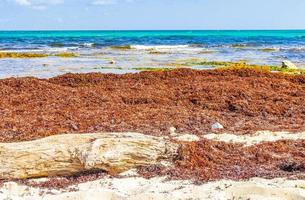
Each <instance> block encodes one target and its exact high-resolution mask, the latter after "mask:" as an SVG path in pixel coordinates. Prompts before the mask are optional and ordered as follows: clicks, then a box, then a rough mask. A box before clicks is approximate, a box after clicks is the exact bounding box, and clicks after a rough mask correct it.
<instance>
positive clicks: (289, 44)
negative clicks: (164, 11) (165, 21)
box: [0, 30, 305, 78]
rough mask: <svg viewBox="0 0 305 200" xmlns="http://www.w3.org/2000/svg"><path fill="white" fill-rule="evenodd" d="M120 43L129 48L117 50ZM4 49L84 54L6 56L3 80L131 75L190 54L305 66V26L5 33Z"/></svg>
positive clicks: (0, 65) (1, 63) (0, 66)
mask: <svg viewBox="0 0 305 200" xmlns="http://www.w3.org/2000/svg"><path fill="white" fill-rule="evenodd" d="M117 46H121V47H122V46H125V47H128V48H125V49H124V48H113V47H117ZM0 51H5V52H34V53H47V54H51V55H52V54H55V53H60V52H74V53H77V54H78V55H79V56H78V57H75V58H59V57H56V56H49V57H45V58H33V59H16V58H2V59H0V77H1V78H3V77H10V76H38V77H52V76H55V75H59V74H63V73H67V72H73V73H77V72H84V73H85V72H105V73H108V72H113V73H126V72H135V71H137V70H134V69H135V68H143V67H166V66H167V64H168V65H171V63H175V62H177V61H179V60H183V59H191V58H200V59H206V60H209V61H240V60H245V61H247V62H249V63H254V64H266V65H279V64H280V63H281V62H282V61H283V60H290V61H292V62H294V63H296V64H297V65H298V66H299V67H300V68H303V67H304V66H305V30H273V31H271V30H270V31H269V30H265V31H263V30H247V31H238V30H227V31H221V30H209V31H192V30H184V31H0ZM156 52H157V53H156ZM110 60H115V65H110V64H109V61H110ZM205 67H206V66H197V68H205Z"/></svg>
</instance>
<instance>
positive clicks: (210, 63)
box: [166, 58, 233, 67]
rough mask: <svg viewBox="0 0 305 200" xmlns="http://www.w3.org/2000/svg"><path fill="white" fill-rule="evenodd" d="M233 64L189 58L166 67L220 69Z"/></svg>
mask: <svg viewBox="0 0 305 200" xmlns="http://www.w3.org/2000/svg"><path fill="white" fill-rule="evenodd" d="M231 64H233V62H225V61H224V62H223V61H207V60H205V59H201V58H190V59H186V60H180V61H177V62H174V63H168V64H166V65H167V66H175V67H193V66H211V67H222V66H228V65H231Z"/></svg>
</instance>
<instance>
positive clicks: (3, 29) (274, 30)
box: [0, 28, 305, 32]
mask: <svg viewBox="0 0 305 200" xmlns="http://www.w3.org/2000/svg"><path fill="white" fill-rule="evenodd" d="M5 31H305V28H304V29H3V30H0V32H5Z"/></svg>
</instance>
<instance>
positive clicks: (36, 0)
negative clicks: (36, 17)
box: [14, 0, 64, 10]
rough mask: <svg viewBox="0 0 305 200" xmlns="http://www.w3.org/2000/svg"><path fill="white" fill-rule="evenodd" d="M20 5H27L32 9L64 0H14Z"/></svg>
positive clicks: (45, 6) (56, 3)
mask: <svg viewBox="0 0 305 200" xmlns="http://www.w3.org/2000/svg"><path fill="white" fill-rule="evenodd" d="M14 1H15V2H16V3H17V4H18V5H20V6H28V7H31V8H34V9H39V10H41V9H45V8H47V7H48V6H51V5H58V4H62V3H63V2H64V0H14Z"/></svg>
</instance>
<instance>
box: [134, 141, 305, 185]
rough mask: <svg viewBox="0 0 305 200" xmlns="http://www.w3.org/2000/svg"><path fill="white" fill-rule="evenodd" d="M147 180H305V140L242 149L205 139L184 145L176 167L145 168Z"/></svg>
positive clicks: (141, 170) (141, 172)
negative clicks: (161, 178) (256, 178)
mask: <svg viewBox="0 0 305 200" xmlns="http://www.w3.org/2000/svg"><path fill="white" fill-rule="evenodd" d="M138 172H139V173H140V174H141V175H142V176H144V177H147V178H151V177H154V176H164V175H167V176H168V177H169V178H170V179H190V180H193V181H198V183H202V182H206V181H213V180H219V179H232V180H246V179H249V178H253V177H263V178H277V177H288V178H290V179H297V178H301V179H304V178H305V141H304V140H298V141H288V140H286V141H285V140H282V141H277V142H267V143H261V144H257V145H253V146H242V145H238V144H228V143H223V142H215V141H208V140H203V141H200V142H193V143H188V144H185V145H183V147H182V148H181V150H180V153H179V156H178V157H177V158H176V161H175V166H174V167H172V168H163V167H161V166H149V167H141V168H139V169H138Z"/></svg>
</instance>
